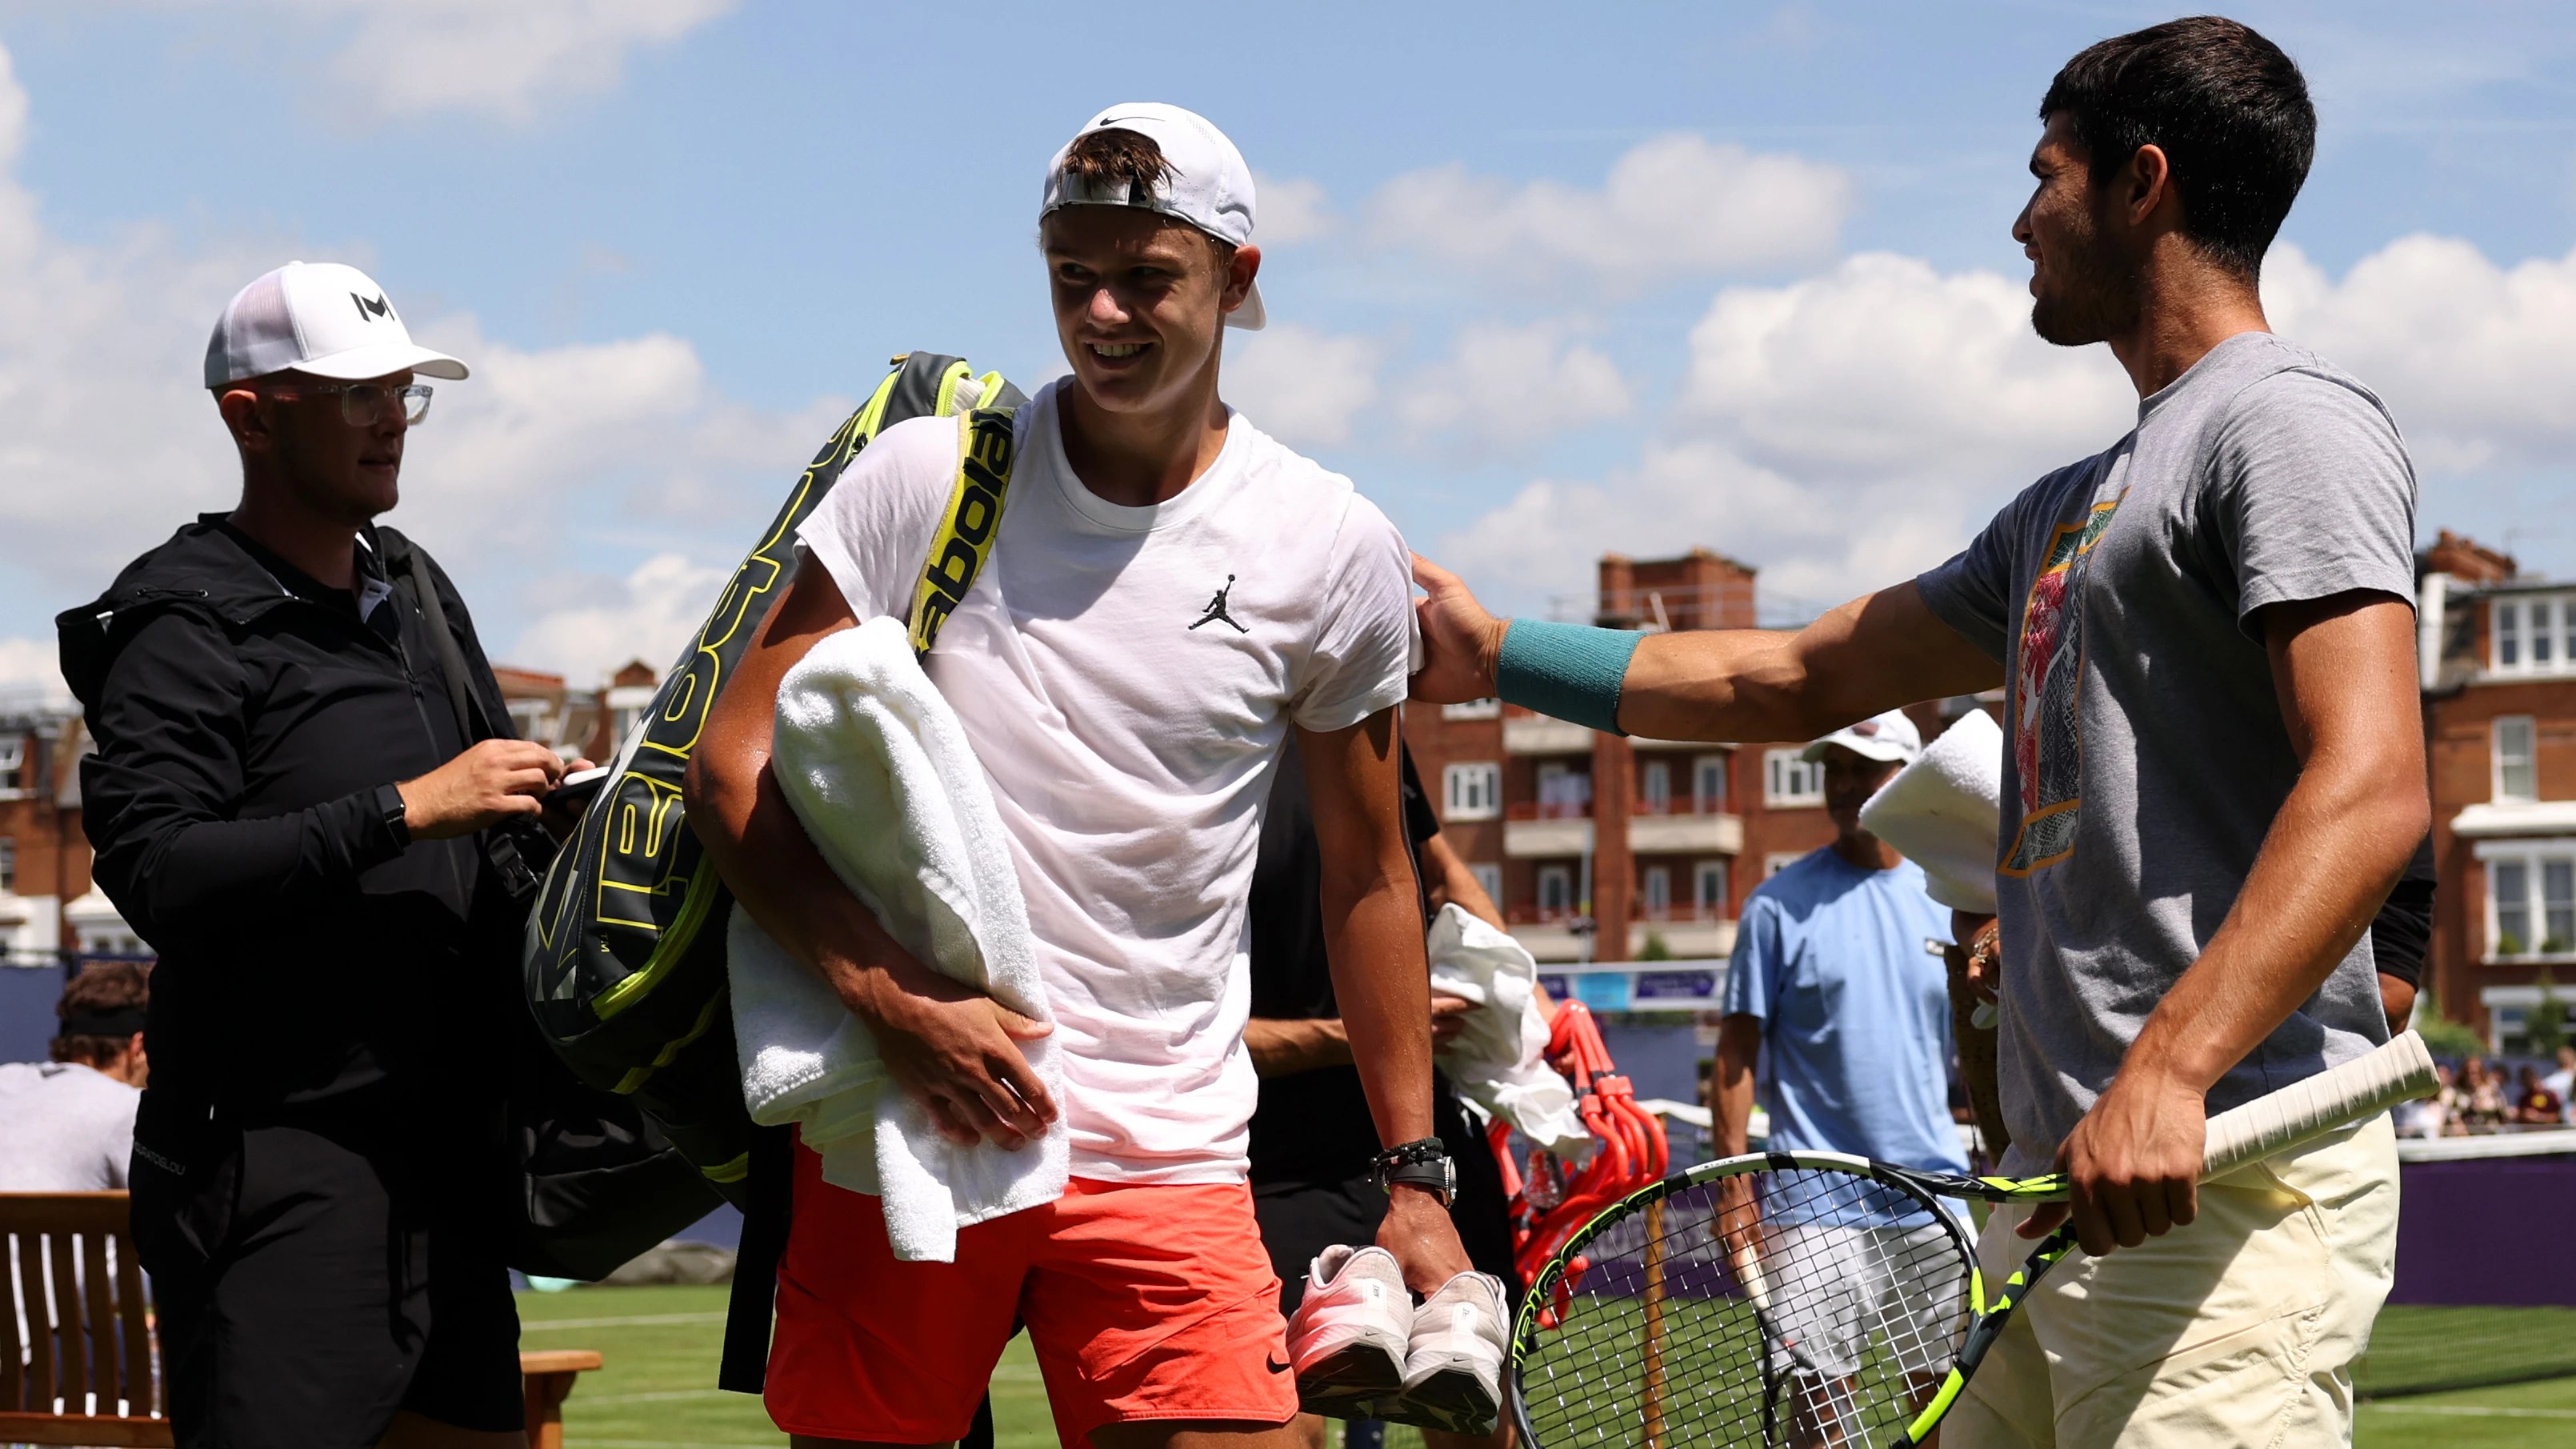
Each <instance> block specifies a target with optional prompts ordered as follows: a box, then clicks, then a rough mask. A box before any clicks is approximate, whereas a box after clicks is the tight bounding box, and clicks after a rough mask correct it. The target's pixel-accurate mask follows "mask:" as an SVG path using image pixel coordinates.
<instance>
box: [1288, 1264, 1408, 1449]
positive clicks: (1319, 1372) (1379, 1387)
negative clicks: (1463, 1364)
mask: <svg viewBox="0 0 2576 1449" xmlns="http://www.w3.org/2000/svg"><path fill="white" fill-rule="evenodd" d="M1412 1341H1413V1294H1412V1293H1411V1292H1410V1291H1409V1290H1408V1289H1406V1287H1405V1286H1404V1269H1403V1268H1402V1267H1401V1266H1399V1265H1398V1264H1397V1263H1396V1261H1395V1255H1394V1254H1393V1253H1390V1252H1388V1251H1387V1250H1386V1249H1384V1248H1377V1247H1368V1248H1352V1247H1345V1246H1341V1245H1338V1244H1337V1245H1335V1246H1333V1247H1329V1248H1326V1249H1325V1250H1324V1251H1323V1253H1322V1255H1321V1256H1319V1257H1317V1258H1316V1259H1315V1261H1314V1263H1313V1265H1312V1266H1311V1267H1310V1268H1309V1270H1308V1271H1307V1274H1306V1293H1305V1296H1304V1297H1302V1298H1300V1299H1298V1300H1297V1311H1296V1313H1294V1314H1293V1315H1291V1316H1290V1317H1289V1319H1288V1361H1289V1362H1290V1363H1292V1364H1294V1365H1296V1368H1297V1402H1298V1405H1299V1406H1300V1407H1302V1408H1303V1409H1305V1411H1306V1412H1307V1413H1310V1414H1322V1415H1325V1416H1326V1417H1328V1418H1336V1419H1369V1418H1376V1417H1378V1416H1379V1414H1378V1410H1379V1408H1380V1407H1381V1406H1385V1405H1391V1404H1392V1403H1393V1401H1394V1400H1395V1397H1396V1395H1397V1394H1399V1393H1400V1392H1402V1390H1403V1388H1404V1368H1405V1355H1406V1353H1407V1351H1408V1350H1409V1348H1410V1346H1411V1344H1412Z"/></svg>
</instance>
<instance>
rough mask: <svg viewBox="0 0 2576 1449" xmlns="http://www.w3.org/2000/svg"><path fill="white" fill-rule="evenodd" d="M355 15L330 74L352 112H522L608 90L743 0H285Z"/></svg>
mask: <svg viewBox="0 0 2576 1449" xmlns="http://www.w3.org/2000/svg"><path fill="white" fill-rule="evenodd" d="M293 3H294V5H295V8H298V9H301V10H304V11H306V12H308V13H321V14H326V15H331V16H344V15H345V16H355V17H358V26H357V29H356V31H355V33H354V34H352V35H351V36H350V37H349V40H348V43H347V44H346V45H344V46H343V47H341V49H340V50H339V51H338V52H337V53H336V54H334V55H333V56H332V57H331V59H330V61H329V62H328V65H327V71H326V73H327V75H328V76H329V81H330V84H331V86H332V88H333V89H334V90H335V91H336V92H337V93H338V98H339V99H340V100H341V101H342V102H344V103H345V104H346V105H348V106H349V107H350V108H351V109H353V110H354V111H356V112H357V113H358V114H359V115H360V116H362V117H365V118H367V119H374V120H393V119H402V118H408V117H413V116H422V115H429V114H433V113H436V112H441V111H456V112H466V113H470V114H480V115H487V116H494V117H498V118H500V119H502V120H505V121H514V122H520V121H526V120H529V119H531V118H532V117H534V116H535V115H536V114H537V113H538V112H539V111H540V110H542V109H544V108H545V107H546V106H547V105H549V104H551V103H555V102H559V101H561V100H563V99H565V98H567V97H572V96H583V95H594V94H597V93H600V92H603V91H607V90H611V89H614V88H615V87H616V85H617V83H618V81H619V80H620V79H621V78H622V77H623V75H624V73H625V67H626V57H627V55H628V53H630V52H631V51H633V50H635V49H637V48H638V47H641V46H647V45H661V44H667V43H669V42H671V41H673V40H677V39H679V38H680V37H681V36H683V35H686V34H687V33H688V32H690V31H691V30H694V29H696V28H697V27H698V26H700V25H702V24H705V23H706V22H707V21H709V20H712V19H714V18H716V17H717V16H719V15H723V14H725V13H726V12H728V11H730V10H732V9H733V8H734V7H735V5H736V4H737V3H739V0H435V3H415V4H407V5H406V4H390V5H389V4H384V3H381V0H293Z"/></svg>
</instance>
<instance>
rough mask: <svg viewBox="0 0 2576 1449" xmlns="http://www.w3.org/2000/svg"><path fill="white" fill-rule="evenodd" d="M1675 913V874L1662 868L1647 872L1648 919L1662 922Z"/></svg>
mask: <svg viewBox="0 0 2576 1449" xmlns="http://www.w3.org/2000/svg"><path fill="white" fill-rule="evenodd" d="M1672 913H1673V873H1672V872H1671V871H1669V870H1666V869H1664V868H1663V867H1662V866H1660V865H1658V866H1652V867H1649V868H1648V869H1647V871H1646V918H1647V919H1648V920H1653V921H1660V920H1662V919H1664V918H1665V917H1666V916H1669V915H1671V914H1672Z"/></svg>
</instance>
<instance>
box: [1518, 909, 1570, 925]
mask: <svg viewBox="0 0 2576 1449" xmlns="http://www.w3.org/2000/svg"><path fill="white" fill-rule="evenodd" d="M1581 919H1583V913H1582V912H1581V911H1578V910H1576V909H1575V908H1574V907H1572V906H1513V907H1511V908H1509V909H1508V910H1505V911H1504V912H1503V920H1504V921H1505V922H1506V923H1507V924H1510V925H1514V926H1565V925H1571V924H1573V923H1574V922H1576V921H1579V920H1581Z"/></svg>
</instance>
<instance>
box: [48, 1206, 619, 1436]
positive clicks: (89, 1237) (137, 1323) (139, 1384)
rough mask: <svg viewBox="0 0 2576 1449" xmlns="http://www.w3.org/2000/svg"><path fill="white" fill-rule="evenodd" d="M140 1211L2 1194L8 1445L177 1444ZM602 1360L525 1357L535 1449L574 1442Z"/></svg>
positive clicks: (564, 1352) (522, 1366)
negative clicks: (578, 1409) (573, 1418)
mask: <svg viewBox="0 0 2576 1449" xmlns="http://www.w3.org/2000/svg"><path fill="white" fill-rule="evenodd" d="M129 1219H130V1212H129V1210H128V1207H127V1201H126V1195H125V1194H124V1193H121V1192H0V1279H5V1281H6V1285H7V1288H8V1296H9V1302H8V1304H7V1305H6V1311H5V1312H0V1444H78V1445H109V1446H117V1449H125V1446H135V1449H153V1446H166V1445H168V1444H170V1443H171V1442H172V1441H171V1431H170V1420H169V1419H168V1417H166V1415H165V1414H164V1413H163V1412H162V1410H163V1409H164V1408H165V1407H166V1406H164V1405H163V1404H162V1403H161V1398H160V1393H159V1389H160V1357H159V1354H158V1352H157V1345H156V1344H155V1343H154V1341H153V1334H152V1324H151V1321H150V1319H149V1317H148V1316H147V1312H146V1309H147V1305H146V1303H145V1301H144V1299H145V1295H144V1291H143V1265H142V1261H141V1260H140V1259H138V1258H137V1257H136V1256H135V1254H134V1239H133V1238H132V1236H130V1234H129V1232H128V1228H127V1224H128V1221H129ZM110 1258H113V1259H114V1260H115V1261H114V1263H113V1265H111V1264H110V1263H109V1261H108V1260H109V1259H110ZM599 1363H600V1359H599V1355H598V1354H597V1353H595V1352H592V1351H589V1350H587V1349H552V1350H547V1351H544V1352H537V1353H523V1354H520V1355H519V1373H520V1375H521V1378H522V1381H523V1383H524V1385H525V1389H526V1404H527V1429H528V1445H529V1449H563V1401H564V1396H565V1395H567V1394H569V1393H571V1392H572V1384H573V1379H574V1378H575V1377H576V1376H578V1375H579V1374H581V1373H582V1372H583V1371H585V1370H588V1369H595V1368H597V1367H599Z"/></svg>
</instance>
